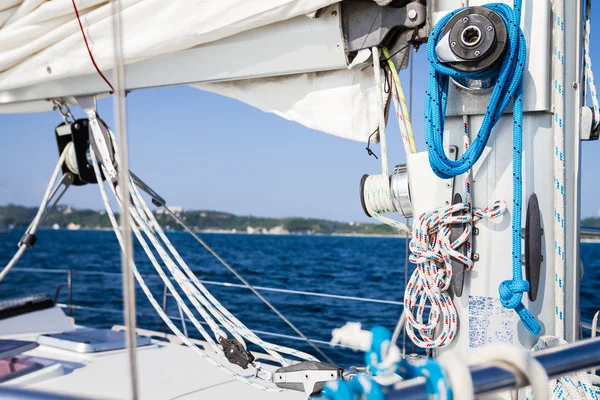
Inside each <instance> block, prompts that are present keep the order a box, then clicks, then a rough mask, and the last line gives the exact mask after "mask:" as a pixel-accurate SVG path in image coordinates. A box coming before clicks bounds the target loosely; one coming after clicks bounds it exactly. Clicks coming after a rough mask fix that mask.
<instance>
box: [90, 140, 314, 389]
mask: <svg viewBox="0 0 600 400" xmlns="http://www.w3.org/2000/svg"><path fill="white" fill-rule="evenodd" d="M111 134H112V132H111ZM113 145H114V146H115V150H117V147H116V141H115V140H114V136H113ZM92 159H93V164H94V171H95V172H96V175H97V177H98V178H100V170H99V168H98V165H97V163H96V160H95V154H93V153H92ZM129 179H131V178H129ZM99 182H102V181H101V179H99ZM99 186H100V192H101V195H102V198H103V201H104V203H105V207H106V210H107V213H108V215H109V219H110V220H111V223H112V224H113V228H115V233H116V235H117V238H118V240H119V243H120V244H122V237H121V235H120V232H119V230H118V224H117V222H116V219H115V218H114V213H113V212H112V208H111V206H110V203H109V201H108V197H107V195H106V191H105V190H104V183H100V184H99ZM109 186H110V187H111V190H112V192H113V195H114V196H115V198H116V199H117V202H118V203H119V204H120V202H121V199H120V196H119V195H118V194H117V193H116V191H115V189H114V186H112V185H110V184H109ZM129 197H130V199H131V201H132V204H131V208H130V213H131V218H132V220H133V221H132V222H133V223H132V229H133V232H134V234H135V236H136V238H137V239H138V241H139V242H140V244H141V245H142V248H143V249H144V251H145V252H146V254H147V256H148V258H149V259H150V261H151V263H152V264H153V266H154V268H155V269H156V271H157V273H158V274H159V276H160V277H161V279H162V280H163V282H164V284H165V285H166V287H167V288H168V289H169V291H170V292H171V294H172V295H173V297H174V298H175V299H176V301H177V303H178V304H179V306H180V307H181V309H182V310H183V311H184V313H185V314H186V316H187V317H188V318H189V319H190V320H191V321H192V324H193V325H194V326H195V327H196V329H198V332H199V333H200V334H201V335H202V337H203V338H204V339H205V340H206V341H207V342H208V343H209V344H210V345H211V347H212V348H213V350H214V351H215V352H217V353H219V354H220V355H221V357H222V358H223V363H219V362H217V361H216V360H214V359H213V358H211V357H210V356H208V355H207V354H205V353H204V352H203V351H202V350H201V349H199V348H198V347H197V346H195V345H193V344H192V343H191V342H190V341H189V340H188V339H187V337H185V335H183V334H182V333H181V331H180V330H179V329H178V328H177V327H176V326H175V325H174V324H173V322H172V321H171V319H170V318H169V317H168V316H167V315H166V313H165V312H164V310H162V309H161V307H160V305H159V304H158V302H156V300H155V299H154V297H153V295H152V293H151V292H150V290H149V289H148V287H147V285H146V284H145V282H144V279H143V277H142V276H141V275H140V274H139V272H138V271H137V268H136V267H135V265H134V266H133V269H134V276H135V277H136V280H137V281H138V283H139V284H140V286H141V288H142V290H143V292H144V293H145V295H146V297H148V300H149V301H150V303H151V304H152V306H153V307H154V309H155V310H156V311H157V313H158V314H159V316H160V317H161V318H162V319H163V321H164V322H165V323H166V324H167V326H169V328H170V329H171V330H172V331H173V333H175V334H176V335H177V336H178V337H180V338H181V339H182V341H183V342H184V343H186V345H188V346H189V347H192V348H193V349H194V350H195V351H196V352H197V353H199V354H201V355H202V357H203V358H204V359H207V360H208V361H209V362H210V363H211V364H213V365H214V366H216V367H217V368H219V369H222V370H224V371H225V372H227V373H228V374H229V375H230V376H232V377H235V378H236V379H239V380H242V381H244V382H245V383H248V384H250V385H252V386H255V387H258V388H260V389H262V390H266V391H282V390H281V389H279V388H270V387H267V386H264V385H261V384H259V383H257V382H256V381H255V380H253V379H248V378H245V377H242V376H240V375H239V374H237V373H236V372H233V371H231V370H229V369H228V368H226V367H225V365H226V364H227V363H228V361H227V360H226V358H225V356H224V355H223V353H222V350H221V347H220V346H219V345H218V344H217V343H216V342H215V340H213V338H212V337H211V335H209V334H208V332H206V330H205V329H204V328H203V327H202V325H201V324H200V322H199V321H198V320H197V319H196V318H195V316H194V314H193V312H192V311H191V310H190V309H189V307H188V306H187V305H186V303H185V301H184V300H183V298H182V297H181V296H180V295H179V293H178V291H177V289H176V288H175V287H174V285H173V284H172V282H171V280H170V278H169V277H168V276H167V275H166V273H165V272H164V270H163V268H162V267H161V266H160V264H159V262H158V261H157V259H156V257H155V256H154V254H153V252H152V250H151V249H150V246H149V245H148V242H147V241H146V240H145V239H144V236H145V237H146V238H147V239H148V240H149V241H150V243H151V244H152V245H153V247H154V250H155V251H156V253H158V254H159V256H160V258H161V259H162V261H163V263H164V264H165V266H166V267H167V270H168V271H169V272H170V274H171V276H172V277H173V278H174V279H175V281H176V282H177V284H178V286H179V288H180V289H181V290H182V291H183V292H184V294H185V295H186V297H187V298H188V299H189V301H190V302H191V303H192V304H193V305H194V307H195V308H196V310H197V311H198V313H199V314H200V315H201V316H202V318H203V319H204V320H205V321H206V322H207V323H208V325H209V326H210V328H211V330H212V331H213V333H214V335H215V337H216V338H217V339H218V338H219V337H227V336H226V334H225V332H224V331H223V330H222V329H221V327H220V326H219V324H221V325H222V326H223V327H224V328H225V329H227V331H229V332H230V333H231V334H232V335H233V336H234V337H235V338H236V339H237V340H238V341H240V343H242V344H244V345H245V342H244V340H243V338H246V339H247V340H249V341H251V342H252V343H255V344H257V345H259V346H261V347H262V348H263V349H265V351H267V352H268V353H269V354H270V355H272V356H273V357H274V358H275V360H276V361H277V362H279V363H280V364H281V365H283V366H285V365H288V362H287V361H286V360H285V359H284V358H283V357H282V356H281V355H280V354H279V352H281V353H285V354H289V355H292V356H295V357H298V358H300V359H305V360H316V359H315V358H314V357H312V356H311V355H309V354H306V353H303V352H300V351H297V350H295V349H291V348H287V347H284V346H278V345H275V344H272V343H269V342H265V341H263V340H262V339H260V338H259V337H258V336H256V334H254V333H253V332H251V331H250V330H249V329H248V328H247V327H246V326H245V325H244V324H243V323H241V322H240V321H239V320H237V319H236V318H235V317H234V316H233V315H232V314H231V313H230V312H229V311H228V310H227V309H226V308H225V307H223V306H222V305H221V304H220V303H219V302H218V301H217V300H216V299H215V298H214V297H213V296H212V295H211V294H210V292H209V291H208V290H207V289H206V288H205V287H204V286H203V285H202V284H201V283H200V282H199V280H198V279H197V277H196V276H195V275H194V274H193V272H192V271H191V269H190V268H189V267H188V266H187V264H185V262H184V261H183V259H182V258H181V257H180V255H179V254H178V253H177V251H176V250H175V248H174V247H173V246H172V244H171V242H170V241H169V240H168V238H167V237H166V235H165V234H164V232H163V231H162V229H161V228H160V226H159V225H158V223H157V221H156V219H155V218H154V216H153V214H152V212H151V211H150V209H149V208H148V206H147V205H146V204H145V202H144V201H143V199H142V197H141V194H140V192H139V191H138V189H137V188H136V187H135V185H134V184H133V182H131V185H130V196H129ZM142 232H143V235H142ZM156 233H158V237H160V239H161V240H162V242H163V243H164V245H165V246H166V247H167V249H168V250H169V251H170V253H171V255H172V256H173V257H174V258H175V260H176V261H177V263H176V262H174V261H173V259H172V258H171V256H170V255H169V254H168V253H167V252H166V251H165V249H164V246H163V245H162V244H161V243H160V241H159V240H158V238H157V237H156ZM181 270H183V271H184V272H185V274H184V273H182V272H181ZM213 317H214V318H215V319H216V320H217V321H218V322H219V324H217V323H216V322H215V321H214V320H213ZM223 364H225V365H223Z"/></svg>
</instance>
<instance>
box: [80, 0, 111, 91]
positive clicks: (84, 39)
mask: <svg viewBox="0 0 600 400" xmlns="http://www.w3.org/2000/svg"><path fill="white" fill-rule="evenodd" d="M71 2H72V3H73V9H74V10H75V15H76V16H77V22H79V28H80V29H81V35H82V36H83V41H84V42H85V47H86V48H87V51H88V54H89V55H90V59H91V60H92V64H94V68H96V71H97V72H98V74H99V75H100V76H101V77H102V79H104V82H106V84H107V85H108V86H110V89H111V90H112V91H113V92H114V91H115V89H114V88H113V85H111V84H110V82H109V81H108V79H106V76H104V74H103V73H102V71H100V68H98V65H97V64H96V60H95V59H94V55H93V54H92V50H90V45H89V44H88V41H87V38H86V37H85V31H84V30H83V25H82V24H81V19H80V18H79V11H77V6H76V5H75V0H71Z"/></svg>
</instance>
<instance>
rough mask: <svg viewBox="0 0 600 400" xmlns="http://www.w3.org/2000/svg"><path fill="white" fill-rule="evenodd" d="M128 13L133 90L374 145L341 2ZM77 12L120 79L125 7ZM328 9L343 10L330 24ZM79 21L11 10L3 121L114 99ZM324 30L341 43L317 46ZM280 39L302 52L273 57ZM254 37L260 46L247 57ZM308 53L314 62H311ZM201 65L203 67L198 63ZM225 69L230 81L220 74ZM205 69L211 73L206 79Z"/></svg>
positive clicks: (0, 60)
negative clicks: (202, 94) (223, 105)
mask: <svg viewBox="0 0 600 400" xmlns="http://www.w3.org/2000/svg"><path fill="white" fill-rule="evenodd" d="M119 3H120V4H121V8H122V12H121V18H122V24H123V35H122V42H123V52H124V62H125V64H127V65H128V76H127V82H128V83H127V89H128V90H134V89H141V88H146V87H155V86H164V85H171V84H184V83H185V84H194V86H195V87H197V88H200V89H203V90H208V91H212V92H216V93H220V94H222V95H225V96H229V97H233V98H236V99H239V100H241V101H244V102H246V103H248V104H251V105H253V106H255V107H258V108H260V109H261V110H264V111H267V112H273V113H275V114H277V115H279V116H282V117H284V118H287V119H289V120H293V121H296V122H299V123H301V124H303V125H305V126H307V127H310V128H312V129H316V130H320V131H323V132H326V133H330V134H333V135H337V136H340V137H344V138H349V139H353V140H359V141H366V140H367V138H368V136H369V135H370V134H371V133H372V132H373V131H374V130H375V129H376V128H377V116H376V109H375V107H376V106H375V105H376V104H377V101H376V97H375V96H376V92H377V91H376V88H375V82H374V80H373V72H372V67H367V68H365V69H362V70H361V69H360V68H355V69H348V67H347V63H348V60H347V57H346V54H345V52H344V50H345V49H344V47H345V45H344V37H343V36H344V35H343V32H342V30H341V29H340V25H341V23H340V16H339V15H338V10H339V8H340V7H341V6H339V5H335V3H336V0H253V1H246V0H226V1H225V0H204V1H192V0H173V1H169V2H168V3H166V2H164V1H161V0H122V1H120V2H119ZM371 4H372V5H374V6H377V4H375V3H371ZM75 5H76V7H77V10H78V11H79V15H80V18H79V20H80V22H81V26H82V29H83V32H84V33H85V36H86V38H87V40H88V43H89V46H90V52H91V53H92V54H93V58H94V59H95V61H96V63H97V65H98V67H99V69H100V70H102V71H110V70H111V69H112V68H113V67H114V65H115V56H114V37H113V28H112V15H113V5H112V4H111V2H110V1H108V0H77V1H75ZM325 7H333V11H331V10H329V11H328V12H327V13H326V14H327V15H323V14H324V13H321V12H320V11H322V10H323V9H324V8H325ZM377 7H379V6H377ZM74 11H75V10H74V5H73V4H72V2H71V1H49V0H7V1H3V2H2V3H1V4H0V112H31V111H40V110H43V109H50V108H51V103H50V102H48V100H47V99H50V98H55V97H62V98H68V97H69V96H78V95H92V94H101V93H108V92H109V91H110V88H108V87H107V86H106V85H105V84H104V83H103V82H102V81H101V80H100V79H99V77H98V76H97V73H96V71H95V69H94V65H93V63H92V61H91V56H90V54H89V53H88V51H87V49H86V46H85V43H84V41H83V37H82V32H81V28H80V26H79V21H78V19H77V17H76V13H75V12H74ZM277 24H279V25H277ZM275 26H279V28H275ZM311 27H313V28H311ZM317 27H322V28H323V29H327V30H328V31H327V32H328V34H329V37H330V39H327V40H324V41H323V43H315V42H316V40H315V38H314V37H313V38H310V39H309V38H308V37H307V36H306V35H304V31H302V29H308V30H311V29H312V30H313V31H315V32H316V31H317ZM271 28H273V30H275V29H279V31H281V32H287V34H288V36H289V37H291V38H296V43H294V42H293V41H290V40H289V39H286V40H287V45H289V48H286V43H282V44H281V45H282V47H280V48H272V49H270V47H271V46H273V40H276V38H274V37H273V36H272V35H278V33H277V31H275V33H271V34H269V30H271ZM318 29H321V28H318ZM319 32H321V31H319ZM319 34H322V33H319ZM322 36H323V37H324V38H327V37H328V36H327V35H325V34H322ZM246 37H248V38H252V40H254V42H252V43H251V44H252V46H251V47H248V48H247V49H245V50H244V48H243V47H240V46H242V44H243V42H244V40H245V38H246ZM261 43H263V46H262V47H261ZM221 44H222V45H221ZM203 48H206V50H207V51H206V52H205V53H202V49H203ZM261 48H262V50H259V51H256V49H261ZM240 49H242V50H244V51H242V50H240ZM302 49H305V50H306V49H308V50H309V51H310V52H309V53H307V54H302V53H299V51H301V50H302ZM208 50H210V52H209V51H208ZM219 50H221V53H219ZM246 50H247V51H246ZM269 50H272V51H271V52H269ZM261 51H262V53H261ZM235 52H238V53H239V54H232V53H235ZM251 53H255V54H254V56H253V54H251ZM194 54H196V55H200V56H202V57H200V58H197V59H194V60H193V61H194V62H192V59H190V55H192V56H193V55H194ZM209 54H212V57H210V58H208V59H207V57H206V55H209ZM265 54H266V55H265ZM178 55H182V57H179V58H178ZM306 55H308V56H309V57H306ZM183 56H186V57H188V58H184V57H183ZM294 58H296V60H294ZM294 61H297V64H298V67H297V68H296V69H295V68H294V67H293V65H294ZM224 63H225V68H223V66H224V65H223V64H224ZM214 64H217V65H218V66H219V71H218V72H219V73H213V72H212V70H211V68H212V69H215V65H214ZM236 64H239V65H236ZM290 66H292V67H290ZM154 69H155V70H154ZM194 70H200V72H198V73H196V74H195V75H194V72H193V71H194ZM203 70H205V71H207V72H206V74H205V75H202V71H203ZM223 70H227V73H225V72H223ZM107 73H108V72H107ZM109 75H110V74H109ZM173 77H175V78H173ZM250 78H251V79H250ZM130 84H131V85H132V86H130Z"/></svg>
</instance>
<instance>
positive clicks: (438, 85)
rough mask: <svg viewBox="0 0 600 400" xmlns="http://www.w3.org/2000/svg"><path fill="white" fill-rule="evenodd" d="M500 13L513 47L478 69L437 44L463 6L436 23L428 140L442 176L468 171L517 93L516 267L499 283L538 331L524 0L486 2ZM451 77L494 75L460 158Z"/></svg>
mask: <svg viewBox="0 0 600 400" xmlns="http://www.w3.org/2000/svg"><path fill="white" fill-rule="evenodd" d="M484 7H486V8H489V9H491V10H493V11H495V12H496V13H498V14H499V15H500V16H501V17H502V19H503V20H504V22H505V23H506V26H507V30H508V37H509V49H508V53H507V54H506V55H505V57H504V60H503V62H502V66H501V67H500V68H492V69H491V70H484V71H476V72H461V71H458V70H455V69H453V68H451V67H448V66H446V65H444V64H442V63H441V62H440V61H439V59H438V58H437V54H436V51H435V47H436V45H437V43H438V42H439V40H440V39H441V36H442V32H443V29H444V27H445V26H446V24H447V23H448V21H449V20H450V19H451V18H452V17H453V16H454V15H456V13H458V12H460V11H461V10H462V9H458V10H455V11H453V12H451V13H449V14H447V15H446V16H444V17H443V18H442V19H441V20H440V22H438V24H437V25H436V26H435V27H434V29H433V31H432V32H431V35H430V36H429V41H428V44H427V57H428V58H429V61H430V63H431V75H430V79H429V85H428V88H427V94H426V101H425V143H426V145H427V150H428V152H429V162H430V164H431V168H432V169H433V171H434V172H435V173H436V175H438V176H439V177H440V178H443V179H448V178H452V177H454V176H457V175H460V174H463V173H465V172H467V171H468V170H469V169H471V167H472V166H473V165H474V164H475V162H477V160H478V159H479V158H480V156H481V154H482V153H483V150H484V149H485V146H486V144H487V141H488V139H489V136H490V133H491V131H492V128H493V127H494V125H495V124H496V122H498V120H499V119H500V117H501V116H502V114H503V112H504V110H505V109H506V107H507V106H508V105H509V103H510V102H511V100H513V99H514V106H513V121H514V124H513V177H514V178H513V210H512V269H513V279H512V280H506V281H503V282H502V283H501V284H500V287H499V289H498V291H499V294H500V302H501V303H502V305H503V306H504V307H505V308H510V309H513V310H515V312H516V313H517V315H519V317H520V318H521V320H522V321H523V324H524V325H525V327H526V328H527V330H528V331H529V332H531V333H532V334H534V335H537V334H538V333H539V331H540V329H541V326H540V324H539V322H538V321H537V320H536V319H535V318H534V317H533V315H532V314H531V312H530V311H529V310H527V308H525V306H524V305H523V302H522V299H523V293H524V292H527V291H529V282H528V281H527V280H525V279H523V272H522V254H521V247H522V245H521V222H522V221H521V219H522V215H521V214H522V208H523V206H522V198H523V193H522V179H521V176H522V148H523V139H522V137H523V81H522V77H523V71H524V69H525V63H526V59H527V48H526V41H525V35H524V34H523V31H522V30H521V28H520V25H521V7H522V0H515V2H514V7H513V8H512V9H511V8H510V7H509V6H507V5H505V4H491V5H486V6H484ZM450 77H453V78H466V79H480V80H481V79H494V78H496V84H495V86H494V89H493V90H492V94H491V96H490V100H489V103H488V106H487V110H486V113H485V115H484V117H483V121H482V123H481V127H480V130H479V133H478V134H477V136H476V137H475V139H473V141H472V143H471V146H470V147H469V148H468V149H467V150H466V151H465V152H464V153H463V155H462V156H461V157H460V158H459V159H457V160H456V161H452V160H450V159H449V158H448V157H447V156H446V154H445V150H444V147H443V132H444V121H445V118H446V105H447V101H448V85H449V81H450Z"/></svg>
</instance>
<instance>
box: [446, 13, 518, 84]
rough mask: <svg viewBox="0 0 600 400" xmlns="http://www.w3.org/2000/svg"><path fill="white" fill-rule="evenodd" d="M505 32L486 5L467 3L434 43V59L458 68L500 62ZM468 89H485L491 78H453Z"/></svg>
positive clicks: (483, 67) (481, 68)
mask: <svg viewBox="0 0 600 400" xmlns="http://www.w3.org/2000/svg"><path fill="white" fill-rule="evenodd" d="M507 47H508V32H507V29H506V24H505V22H504V20H503V19H502V17H501V16H500V15H499V14H498V13H496V12H495V11H493V10H491V9H489V8H486V7H468V8H465V9H464V10H462V11H460V12H459V13H457V14H456V15H455V16H454V17H452V18H451V19H450V21H448V23H447V24H446V26H445V27H444V30H443V32H442V39H441V40H440V41H439V42H438V44H437V46H436V47H435V52H436V54H437V56H438V59H439V60H440V61H441V62H442V63H445V64H447V65H448V66H450V67H452V68H454V69H456V70H458V71H462V72H477V71H484V70H489V69H491V68H493V67H495V66H497V65H498V64H500V63H502V59H503V56H504V53H505V52H506V49H507ZM454 80H455V82H457V83H458V84H459V85H461V86H464V87H466V88H469V89H486V88H489V87H490V86H492V85H493V84H494V82H493V81H492V80H491V79H485V80H472V79H465V78H458V79H454Z"/></svg>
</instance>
